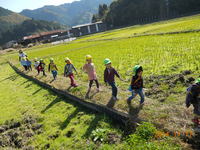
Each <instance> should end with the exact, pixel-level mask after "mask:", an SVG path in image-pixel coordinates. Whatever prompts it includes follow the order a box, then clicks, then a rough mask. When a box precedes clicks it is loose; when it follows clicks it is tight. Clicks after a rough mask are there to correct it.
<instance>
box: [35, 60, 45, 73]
mask: <svg viewBox="0 0 200 150" xmlns="http://www.w3.org/2000/svg"><path fill="white" fill-rule="evenodd" d="M45 65H46V64H45V63H44V60H43V59H40V63H39V65H38V68H37V69H38V75H39V74H40V72H41V71H42V72H43V76H46V74H45Z"/></svg>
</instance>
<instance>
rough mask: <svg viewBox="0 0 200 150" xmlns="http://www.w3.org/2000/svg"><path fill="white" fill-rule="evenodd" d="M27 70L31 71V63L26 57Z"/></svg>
mask: <svg viewBox="0 0 200 150" xmlns="http://www.w3.org/2000/svg"><path fill="white" fill-rule="evenodd" d="M26 64H27V70H29V71H32V66H31V65H32V62H31V61H30V60H29V59H28V57H26Z"/></svg>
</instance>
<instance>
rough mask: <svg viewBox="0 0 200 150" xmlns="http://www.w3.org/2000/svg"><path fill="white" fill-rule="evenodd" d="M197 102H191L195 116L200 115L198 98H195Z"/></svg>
mask: <svg viewBox="0 0 200 150" xmlns="http://www.w3.org/2000/svg"><path fill="white" fill-rule="evenodd" d="M196 101H197V102H196V103H194V104H193V107H194V114H195V115H196V116H200V100H199V99H197V100H196Z"/></svg>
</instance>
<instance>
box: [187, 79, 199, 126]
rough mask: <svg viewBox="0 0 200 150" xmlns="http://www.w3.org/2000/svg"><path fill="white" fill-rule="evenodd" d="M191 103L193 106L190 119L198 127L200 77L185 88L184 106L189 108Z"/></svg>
mask: <svg viewBox="0 0 200 150" xmlns="http://www.w3.org/2000/svg"><path fill="white" fill-rule="evenodd" d="M191 104H192V105H193V107H194V111H193V113H194V119H193V120H192V121H193V122H194V124H195V125H196V126H197V127H200V78H198V79H197V80H196V82H195V84H193V85H191V86H190V87H189V88H188V89H187V96H186V107H187V108H189V107H190V105H191Z"/></svg>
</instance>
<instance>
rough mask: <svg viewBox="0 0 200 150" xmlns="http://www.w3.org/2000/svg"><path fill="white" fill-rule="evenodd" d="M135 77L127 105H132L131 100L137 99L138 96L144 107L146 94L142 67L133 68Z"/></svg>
mask: <svg viewBox="0 0 200 150" xmlns="http://www.w3.org/2000/svg"><path fill="white" fill-rule="evenodd" d="M133 73H134V75H133V77H132V80H131V85H130V87H129V91H130V92H131V94H132V95H131V96H130V97H129V98H128V99H127V103H128V104H131V100H132V99H133V98H135V97H136V96H137V95H138V94H139V96H140V104H141V105H142V104H143V103H144V100H145V98H144V93H143V78H142V73H143V68H142V66H140V65H136V66H135V67H134V68H133Z"/></svg>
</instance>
